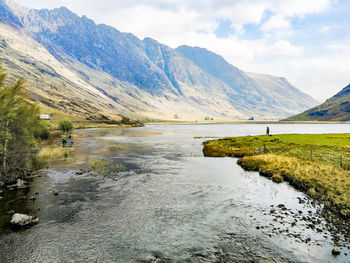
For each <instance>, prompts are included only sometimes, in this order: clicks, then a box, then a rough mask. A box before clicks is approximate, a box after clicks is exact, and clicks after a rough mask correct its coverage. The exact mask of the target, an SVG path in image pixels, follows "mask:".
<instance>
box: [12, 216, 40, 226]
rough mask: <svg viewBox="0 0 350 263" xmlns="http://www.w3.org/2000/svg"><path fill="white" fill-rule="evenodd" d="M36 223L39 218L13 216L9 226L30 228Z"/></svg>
mask: <svg viewBox="0 0 350 263" xmlns="http://www.w3.org/2000/svg"><path fill="white" fill-rule="evenodd" d="M37 223H39V218H38V217H37V216H29V215H24V214H14V215H13V216H12V219H11V224H13V225H17V226H31V225H34V224H37Z"/></svg>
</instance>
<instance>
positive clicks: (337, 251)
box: [332, 248, 340, 256]
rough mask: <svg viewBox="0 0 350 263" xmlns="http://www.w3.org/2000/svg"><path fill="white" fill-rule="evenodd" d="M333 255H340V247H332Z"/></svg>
mask: <svg viewBox="0 0 350 263" xmlns="http://www.w3.org/2000/svg"><path fill="white" fill-rule="evenodd" d="M332 255H333V256H338V255H340V250H338V249H336V248H333V249H332Z"/></svg>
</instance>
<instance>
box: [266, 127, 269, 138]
mask: <svg viewBox="0 0 350 263" xmlns="http://www.w3.org/2000/svg"><path fill="white" fill-rule="evenodd" d="M266 135H268V136H270V128H269V127H267V128H266Z"/></svg>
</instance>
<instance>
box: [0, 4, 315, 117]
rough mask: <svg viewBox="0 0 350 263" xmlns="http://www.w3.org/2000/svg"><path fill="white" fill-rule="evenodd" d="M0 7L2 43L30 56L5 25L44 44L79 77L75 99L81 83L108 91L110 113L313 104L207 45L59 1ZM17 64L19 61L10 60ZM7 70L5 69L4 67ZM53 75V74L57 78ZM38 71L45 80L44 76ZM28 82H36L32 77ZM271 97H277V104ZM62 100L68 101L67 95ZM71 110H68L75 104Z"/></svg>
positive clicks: (194, 113)
mask: <svg viewBox="0 0 350 263" xmlns="http://www.w3.org/2000/svg"><path fill="white" fill-rule="evenodd" d="M8 3H10V4H8ZM11 8H12V9H15V10H11ZM17 9H18V10H17ZM0 14H6V17H5V16H4V17H5V18H4V17H3V18H2V19H1V18H0V23H1V25H2V26H1V28H3V30H2V31H0V33H1V34H0V40H2V41H5V42H6V39H7V40H8V41H7V42H6V43H7V44H9V43H10V46H11V45H12V46H16V47H17V49H16V50H17V51H18V52H19V53H18V54H17V55H18V57H20V56H24V57H26V56H28V55H29V56H30V55H31V53H33V52H32V51H28V50H27V49H26V48H25V47H23V46H21V45H20V44H18V43H15V42H16V41H20V37H17V38H16V37H14V32H11V33H9V30H6V29H4V28H5V27H6V26H9V27H12V28H13V30H14V31H16V32H17V33H18V35H21V37H23V38H32V39H33V41H36V42H37V43H38V46H39V45H40V46H41V47H42V48H43V49H46V51H42V52H41V54H43V53H45V56H53V57H54V58H55V61H56V62H57V65H56V66H57V67H60V68H65V70H66V71H67V72H68V71H69V74H68V73H67V72H66V73H65V74H68V75H70V76H71V78H72V80H74V81H73V82H74V83H84V85H82V86H81V87H80V88H79V84H77V87H75V88H74V90H75V92H78V90H79V92H80V94H81V97H82V98H87V97H89V96H90V95H88V94H86V93H87V92H86V90H85V89H86V87H89V88H88V90H90V91H89V92H93V93H96V94H98V96H100V97H101V98H107V99H103V100H104V101H101V102H99V105H100V107H101V109H102V108H103V110H101V111H102V112H106V113H108V114H107V115H108V116H110V117H112V115H114V113H113V110H114V111H115V113H118V114H126V115H128V116H131V117H140V116H143V117H148V118H156V119H172V118H173V116H174V115H178V116H180V117H181V118H183V119H188V120H196V119H200V118H203V117H204V116H213V117H215V118H222V119H245V118H247V117H248V116H256V117H257V118H260V119H271V118H272V119H273V118H274V119H276V118H282V117H286V116H288V115H292V114H295V113H297V112H300V111H302V110H305V109H307V108H309V107H311V106H314V105H316V101H315V100H313V99H312V98H311V97H310V96H308V95H306V94H304V93H302V92H301V91H299V90H297V89H296V88H294V87H293V86H292V85H290V84H289V83H287V82H283V81H280V82H279V83H277V82H278V81H276V79H275V78H276V77H272V76H270V77H269V78H267V77H266V79H265V80H264V81H262V80H261V79H257V78H256V77H255V79H254V77H251V76H250V75H249V74H247V73H245V72H243V71H241V70H240V69H238V68H236V67H235V66H233V65H231V64H229V63H228V62H227V61H226V60H225V59H224V58H223V57H221V56H219V55H217V54H215V53H213V52H211V51H208V50H205V49H200V48H197V47H188V46H187V47H186V46H180V47H178V48H176V49H172V48H170V47H168V46H166V45H164V44H161V43H159V42H158V41H156V40H154V39H151V38H145V39H143V40H140V39H138V38H137V37H136V36H134V35H133V34H131V33H122V32H120V31H119V30H117V29H115V28H113V27H110V26H107V25H104V24H99V25H97V24H96V23H95V22H94V21H93V20H91V19H89V18H87V17H86V16H82V17H79V16H78V15H76V14H74V13H73V12H71V11H70V10H69V9H67V8H65V7H61V8H56V9H52V10H48V9H42V10H34V9H25V8H21V7H19V6H18V5H17V4H15V3H14V2H13V1H10V0H7V1H4V0H0ZM9 38H12V39H9ZM3 50H4V52H5V54H4V55H3V59H4V58H5V60H6V61H5V64H9V62H8V60H9V57H8V56H6V52H9V51H5V49H3ZM190 53H192V55H191V56H190V55H189V54H190ZM36 57H37V60H38V61H41V60H43V61H44V60H45V59H44V58H43V57H44V56H42V57H40V56H36ZM26 59H27V58H26ZM56 62H55V63H56ZM16 63H17V64H20V63H22V62H21V61H13V63H12V64H16ZM45 64H46V65H47V66H48V67H49V66H50V62H49V60H47V59H46V60H45ZM28 65H30V63H29V64H26V70H27V71H28V70H29V68H28V67H29V66H28ZM58 65H59V66H58ZM33 67H34V66H33ZM30 70H34V69H32V68H30ZM9 71H10V74H12V73H11V67H10V68H9ZM22 71H23V67H22ZM22 71H21V72H22ZM39 71H40V70H39ZM54 75H55V74H54ZM56 75H58V77H56V78H61V77H62V75H60V74H56ZM43 76H44V77H45V78H47V80H46V82H45V83H47V84H49V75H48V74H46V75H45V74H44V75H43ZM52 78H54V77H52ZM66 79H67V78H66ZM29 82H30V84H31V85H33V86H35V84H34V81H33V80H32V79H31V78H30V80H29ZM62 82H63V83H66V80H62ZM65 85H69V84H65ZM34 89H35V90H37V92H39V91H40V92H39V93H40V94H41V95H40V96H43V95H45V96H46V97H50V94H49V93H50V92H51V91H50V89H48V90H46V86H45V88H44V87H42V88H41V89H40V87H35V88H34ZM72 89H73V88H72ZM279 89H283V90H285V91H288V92H289V94H288V95H289V96H288V97H286V96H283V94H281V92H279ZM60 90H62V91H64V88H63V87H62V88H60ZM273 97H279V98H280V99H281V101H282V103H279V102H278V101H276V100H273V99H272V98H273ZM293 97H294V98H293ZM66 99H67V100H65V101H66V102H68V100H69V98H66ZM89 101H90V99H89ZM293 101H294V102H293ZM286 102H287V103H286ZM64 103H65V102H64V101H63V102H62V103H61V104H64ZM89 103H90V102H89ZM92 105H93V103H92ZM70 110H71V111H72V112H74V108H71V109H70ZM111 111H112V112H111ZM89 114H90V115H91V114H92V113H89ZM118 114H116V115H118Z"/></svg>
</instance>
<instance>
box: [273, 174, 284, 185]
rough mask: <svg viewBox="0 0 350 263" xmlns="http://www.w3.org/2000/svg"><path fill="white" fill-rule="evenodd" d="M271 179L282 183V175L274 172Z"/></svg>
mask: <svg viewBox="0 0 350 263" xmlns="http://www.w3.org/2000/svg"><path fill="white" fill-rule="evenodd" d="M272 181H274V182H275V183H282V182H283V177H282V176H281V175H280V174H274V175H273V176H272Z"/></svg>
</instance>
